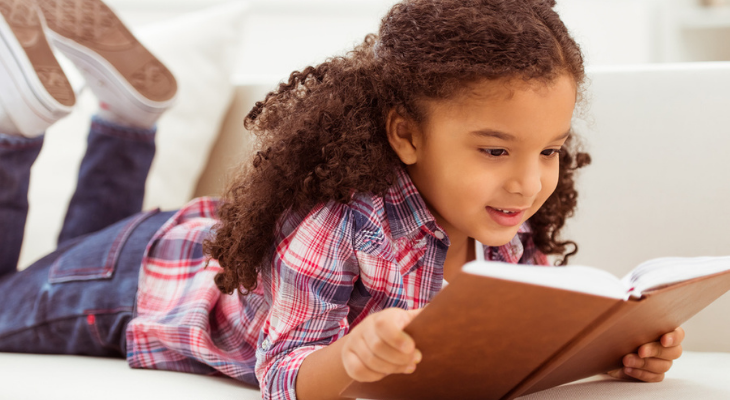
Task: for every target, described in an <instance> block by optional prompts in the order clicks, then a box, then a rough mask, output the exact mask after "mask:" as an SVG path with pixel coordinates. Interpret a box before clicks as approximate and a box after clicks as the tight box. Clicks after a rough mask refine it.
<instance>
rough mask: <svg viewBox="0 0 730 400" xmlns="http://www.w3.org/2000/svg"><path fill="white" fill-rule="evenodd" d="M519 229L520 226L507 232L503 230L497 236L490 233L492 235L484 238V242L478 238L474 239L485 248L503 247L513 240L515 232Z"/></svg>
mask: <svg viewBox="0 0 730 400" xmlns="http://www.w3.org/2000/svg"><path fill="white" fill-rule="evenodd" d="M519 227H520V225H518V226H516V227H514V228H509V231H507V230H505V232H499V234H494V233H492V234H490V235H487V236H486V237H484V240H481V239H479V238H476V239H477V240H479V241H480V242H482V244H484V245H485V246H490V247H500V246H504V245H505V244H507V243H509V242H511V241H512V239H514V237H515V235H517V231H518V230H519Z"/></svg>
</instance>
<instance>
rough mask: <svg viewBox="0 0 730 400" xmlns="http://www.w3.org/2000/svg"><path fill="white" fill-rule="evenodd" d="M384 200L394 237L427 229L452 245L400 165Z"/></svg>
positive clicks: (411, 235) (412, 234) (411, 234)
mask: <svg viewBox="0 0 730 400" xmlns="http://www.w3.org/2000/svg"><path fill="white" fill-rule="evenodd" d="M383 202H384V203H385V211H386V213H387V215H388V221H389V222H390V231H391V235H392V236H393V238H394V239H399V238H401V237H404V236H405V237H413V236H415V235H416V233H418V231H420V230H425V231H427V232H428V233H429V234H430V235H432V236H434V237H436V238H437V239H438V240H441V241H443V242H444V244H446V245H447V246H450V245H451V242H450V241H449V238H448V237H447V236H446V231H444V230H443V229H442V228H441V227H440V226H438V224H437V223H436V218H434V216H433V215H432V214H431V212H430V211H429V210H428V207H426V203H425V202H424V201H423V197H421V194H420V193H419V192H418V189H417V188H416V185H414V184H413V181H412V180H411V177H410V175H408V172H406V171H405V169H403V168H400V167H399V168H398V169H397V170H396V181H395V183H394V184H393V185H392V186H391V187H390V188H389V189H388V191H387V192H386V193H385V196H384V197H383ZM439 236H441V237H439Z"/></svg>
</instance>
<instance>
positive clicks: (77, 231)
mask: <svg viewBox="0 0 730 400" xmlns="http://www.w3.org/2000/svg"><path fill="white" fill-rule="evenodd" d="M154 138H155V130H141V129H133V128H125V127H120V126H116V125H113V124H111V123H107V122H104V121H102V120H99V119H95V120H94V121H93V122H92V126H91V130H90V132H89V136H88V146H87V149H86V154H85V156H84V158H83V160H82V162H81V166H80V168H79V178H78V183H77V186H76V191H75V192H74V195H73V197H72V198H71V201H70V203H69V206H68V210H67V214H66V218H65V220H64V223H63V227H62V229H61V233H60V234H59V238H58V248H57V249H56V250H55V251H54V252H52V253H51V254H49V255H47V256H45V257H43V258H41V259H40V260H38V261H36V262H35V263H33V264H32V265H31V266H30V267H28V268H27V269H25V270H23V271H17V269H16V266H17V262H18V255H19V253H20V246H21V244H22V241H23V231H24V226H25V221H26V215H27V212H28V201H27V198H28V183H29V179H30V167H31V165H32V164H33V162H34V161H35V159H36V157H37V156H38V153H39V151H40V149H41V146H42V144H43V136H41V137H39V138H35V139H27V138H22V137H17V136H9V135H3V134H0V351H5V352H20V353H46V354H80V355H92V356H112V357H113V356H116V357H124V356H125V355H126V341H125V331H126V327H127V324H128V323H129V321H130V320H131V319H132V318H133V317H134V315H135V311H134V307H135V299H136V293H137V282H138V277H139V270H140V266H141V262H142V254H143V252H144V250H145V248H146V247H147V244H148V243H149V241H150V239H151V237H152V236H153V235H154V233H155V232H156V231H157V230H158V229H159V228H160V227H161V226H162V225H163V224H164V223H165V222H166V221H167V220H168V219H169V217H170V216H172V214H173V213H174V212H172V211H170V212H159V210H152V211H148V212H144V213H143V212H141V208H142V199H143V197H144V185H145V180H146V178H147V174H148V172H149V168H150V165H151V163H152V159H153V157H154V154H155V144H154Z"/></svg>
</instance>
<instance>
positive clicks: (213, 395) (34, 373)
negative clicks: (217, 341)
mask: <svg viewBox="0 0 730 400" xmlns="http://www.w3.org/2000/svg"><path fill="white" fill-rule="evenodd" d="M728 376H730V353H701V352H685V353H684V355H682V357H681V358H680V359H679V360H677V361H675V363H674V366H673V367H672V369H671V370H669V372H668V373H667V375H666V378H665V380H664V382H661V383H643V382H627V381H619V380H615V379H613V378H608V377H603V376H598V377H593V378H588V379H584V380H581V381H578V382H574V383H570V384H567V385H563V386H559V387H557V388H553V389H549V390H545V391H542V392H539V393H534V394H532V395H529V396H525V397H522V399H525V400H558V399H560V400H571V399H576V400H577V399H592V400H604V399H629V400H631V399H669V400H671V399H703V400H707V399H710V400H711V399H728V398H730V382H729V381H728V380H727V377H728ZM0 377H2V384H0V398H2V399H14V400H16V399H21V400H35V399H39V400H40V399H43V400H45V399H54V400H66V399H68V400H71V399H73V400H86V399H99V398H103V399H105V400H115V399H124V400H129V399H134V400H144V399H155V400H156V399H168V398H169V399H176V400H185V399H191V400H192V399H195V400H199V399H216V400H225V399H237V400H254V399H260V398H261V392H260V391H259V390H258V389H257V388H254V387H251V386H247V385H245V384H243V383H239V382H237V381H235V380H233V379H230V378H219V377H209V376H201V375H192V374H184V373H179V372H168V371H154V370H139V369H130V368H129V367H128V366H127V363H126V362H125V361H124V360H121V359H104V358H94V357H79V356H54V355H26V354H13V353H0Z"/></svg>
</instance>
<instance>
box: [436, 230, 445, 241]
mask: <svg viewBox="0 0 730 400" xmlns="http://www.w3.org/2000/svg"><path fill="white" fill-rule="evenodd" d="M433 235H434V236H436V237H437V238H438V239H443V238H445V237H446V235H444V233H443V232H441V231H436V232H434V233H433Z"/></svg>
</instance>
